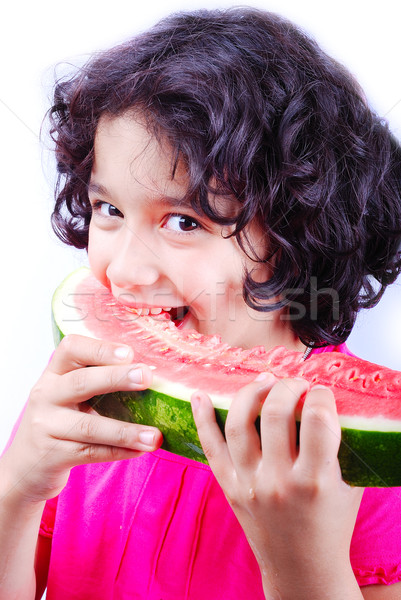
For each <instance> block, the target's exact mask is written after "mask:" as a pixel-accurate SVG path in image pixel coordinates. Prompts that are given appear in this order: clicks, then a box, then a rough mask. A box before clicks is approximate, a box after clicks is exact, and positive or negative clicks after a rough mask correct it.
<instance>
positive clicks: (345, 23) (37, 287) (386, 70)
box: [0, 0, 401, 446]
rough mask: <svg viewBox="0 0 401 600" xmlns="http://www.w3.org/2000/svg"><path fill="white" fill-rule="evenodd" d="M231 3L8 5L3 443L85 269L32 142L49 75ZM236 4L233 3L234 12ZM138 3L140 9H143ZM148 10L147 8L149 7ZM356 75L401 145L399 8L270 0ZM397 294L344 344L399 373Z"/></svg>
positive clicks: (3, 122) (0, 113)
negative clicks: (181, 14)
mask: <svg viewBox="0 0 401 600" xmlns="http://www.w3.org/2000/svg"><path fill="white" fill-rule="evenodd" d="M233 4H236V3H235V2H220V3H217V2H211V1H206V0H204V1H203V2H202V3H200V2H199V3H198V2H194V1H191V0H190V1H189V2H188V1H187V2H184V1H182V2H179V1H177V0H176V1H174V0H170V1H169V2H168V3H167V2H162V0H153V1H152V2H147V3H146V2H145V3H136V2H135V1H134V0H131V1H124V0H113V1H112V2H105V3H100V2H98V1H94V0H85V1H82V0H79V1H77V0H70V1H69V2H65V3H60V2H54V0H53V1H50V0H37V1H36V2H31V1H28V0H25V2H14V3H11V2H7V3H6V5H5V7H3V9H2V15H1V24H0V51H1V52H0V56H1V70H0V132H1V138H0V149H1V150H0V151H1V167H0V168H1V183H0V189H1V200H0V202H1V204H0V207H1V211H0V214H1V218H0V228H1V232H0V244H1V271H0V272H1V286H2V287H1V307H0V309H1V315H2V317H1V344H0V347H1V356H0V369H1V382H2V386H1V390H2V391H1V396H0V446H3V444H4V442H5V440H6V439H7V437H8V434H9V431H10V429H11V426H12V423H13V422H14V420H15V418H16V416H17V415H18V413H19V412H20V410H21V407H22V406H23V404H24V402H25V400H26V398H27V395H28V393H29V390H30V388H31V387H32V385H33V384H34V382H35V381H36V380H37V378H38V377H39V375H40V372H41V371H42V369H43V368H44V366H45V364H46V362H47V360H48V357H49V355H50V353H51V351H52V347H53V342H52V336H51V327H50V299H51V295H52V292H53V290H54V288H55V287H56V285H57V284H58V282H59V281H60V280H61V279H62V278H63V277H64V276H65V275H66V274H67V273H68V272H69V271H71V270H72V269H74V268H76V267H77V266H79V265H80V264H82V263H83V262H85V257H84V255H83V254H80V253H77V252H76V251H73V250H71V249H69V248H67V247H63V246H62V245H61V243H60V242H58V241H57V240H56V239H55V236H54V235H53V234H52V232H51V229H50V226H49V215H50V212H51V207H52V194H53V191H52V184H53V171H52V169H53V164H52V162H51V158H50V157H49V155H48V153H47V152H46V146H47V142H46V140H45V139H44V140H43V141H42V142H40V141H39V132H40V129H41V121H42V118H43V115H44V113H45V111H46V109H47V108H48V106H49V100H48V98H49V96H50V89H51V84H52V80H53V71H54V66H55V65H56V64H57V63H59V62H62V61H65V60H67V61H71V62H74V63H77V62H78V63H79V62H82V60H83V59H84V58H85V56H87V55H88V54H89V53H91V52H93V51H95V50H100V49H102V48H105V47H108V46H110V45H112V44H114V43H117V42H119V41H121V40H122V39H124V38H127V37H129V36H130V35H132V34H135V33H136V32H138V31H139V30H142V29H145V28H147V27H148V26H150V25H151V24H152V23H153V22H154V21H155V20H158V19H159V18H160V17H161V16H163V15H165V14H167V13H169V12H172V11H173V10H178V9H188V8H200V7H211V8H216V7H223V6H231V5H233ZM237 4H238V3H237ZM138 5H139V8H138ZM145 5H146V6H145ZM252 5H253V6H256V7H260V8H265V9H267V10H272V11H275V12H279V13H281V14H283V15H285V16H287V17H289V18H291V19H292V20H294V21H295V22H296V23H298V24H299V25H301V26H302V27H303V28H304V29H306V30H307V31H308V32H309V33H311V34H312V35H313V36H314V37H315V38H316V39H317V40H318V42H319V43H320V44H321V45H322V46H323V47H324V48H325V49H326V50H327V51H328V52H329V53H330V54H332V55H333V56H334V57H336V58H337V59H338V60H340V61H341V62H343V63H345V64H346V65H347V66H348V67H349V68H350V70H351V71H352V72H353V73H354V74H355V75H356V76H357V78H358V79H359V81H360V82H361V84H362V86H363V87H364V89H365V91H366V93H367V96H368V98H369V100H370V102H371V104H372V105H373V107H374V108H375V109H376V110H377V112H378V113H379V114H381V115H382V116H385V117H386V118H387V119H388V121H389V123H390V126H391V128H392V129H393V131H394V132H395V133H396V134H397V135H398V137H401V77H400V58H401V53H400V49H399V38H400V27H401V19H400V17H401V9H400V8H398V6H397V5H398V3H397V2H394V0H381V1H380V2H378V1H375V2H371V1H369V0H365V1H363V0H336V2H330V3H329V2H322V1H321V0H319V1H318V0H316V1H314V0H302V1H299V0H281V1H277V0H274V1H273V0H272V1H270V2H269V1H267V0H266V1H265V2H253V3H252ZM400 306H401V287H400V283H397V284H396V285H394V286H393V287H392V289H390V290H389V291H388V292H387V293H386V295H385V297H384V298H383V300H382V302H381V303H380V305H379V306H378V307H377V308H376V309H373V310H371V311H368V312H365V313H363V314H362V315H361V316H360V318H359V320H358V324H357V327H356V329H355V330H354V332H353V334H352V336H351V338H350V340H349V345H350V347H351V349H352V350H353V351H354V352H355V353H356V354H358V355H360V356H362V357H364V358H366V359H369V360H372V361H374V362H378V363H381V364H386V365H388V366H391V367H393V368H397V369H399V370H401V317H400V312H399V310H400Z"/></svg>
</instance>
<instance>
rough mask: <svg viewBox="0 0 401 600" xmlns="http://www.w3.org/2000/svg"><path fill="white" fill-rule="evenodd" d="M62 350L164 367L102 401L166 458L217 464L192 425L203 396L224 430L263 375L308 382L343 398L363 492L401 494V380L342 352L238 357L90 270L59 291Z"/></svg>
mask: <svg viewBox="0 0 401 600" xmlns="http://www.w3.org/2000/svg"><path fill="white" fill-rule="evenodd" d="M52 313H53V326H54V336H55V341H56V343H58V342H59V341H60V340H61V339H62V337H63V336H64V335H67V334H72V333H75V334H80V335H87V336H90V337H93V338H99V339H106V340H110V341H118V342H123V343H127V344H129V345H131V346H132V347H133V348H134V352H135V357H136V360H137V361H138V362H144V363H146V364H148V365H150V366H151V367H152V368H154V381H153V383H152V389H148V390H144V391H140V392H118V393H112V394H105V395H103V396H99V397H96V398H94V399H92V405H93V406H94V408H95V409H96V410H97V411H98V412H99V413H100V414H103V415H105V416H109V417H113V418H116V419H120V420H123V421H131V422H135V423H142V424H146V425H154V426H156V427H158V428H159V429H160V430H161V432H162V433H163V438H164V443H163V447H164V448H165V449H166V450H169V451H171V452H174V453H176V454H181V455H183V456H186V457H188V458H191V459H194V460H198V461H201V462H207V460H206V457H205V455H204V453H203V450H202V447H201V444H200V442H199V438H198V435H197V431H196V427H195V423H194V421H193V417H192V410H191V406H190V397H191V394H192V392H193V391H194V390H196V389H202V390H204V391H205V392H206V393H208V394H209V396H210V397H211V399H212V402H213V404H214V407H215V411H216V417H217V420H218V422H219V424H220V426H221V428H222V430H224V423H225V419H226V416H227V411H228V408H229V406H230V403H231V399H232V396H233V394H234V393H235V392H236V391H237V390H238V389H240V388H241V387H243V386H244V385H246V384H247V383H249V382H250V381H253V380H254V379H255V377H256V376H257V375H258V373H260V372H265V371H271V372H273V373H274V374H275V375H276V376H277V377H280V378H281V377H299V376H302V377H305V379H307V380H308V381H309V382H311V383H315V382H316V383H317V382H318V383H320V384H323V385H326V386H328V387H330V388H331V389H332V390H333V392H334V394H335V398H336V404H337V410H338V413H339V418H340V424H341V430H342V442H341V447H340V452H339V461H340V466H341V470H342V474H343V478H344V480H345V481H347V482H349V483H351V484H353V485H360V486H375V487H382V486H399V485H401V373H399V372H398V371H394V370H391V369H388V368H386V367H380V366H378V365H375V364H373V363H370V362H367V361H364V360H361V359H358V358H354V357H350V356H347V355H344V354H341V353H337V352H332V353H323V354H317V355H312V356H311V357H310V358H308V359H307V360H306V361H303V360H302V354H301V353H299V352H293V351H289V350H287V349H285V348H282V347H279V348H274V349H273V350H270V351H266V350H265V349H264V348H263V347H261V346H260V347H255V348H253V349H251V350H243V349H241V348H233V347H230V346H229V345H228V344H225V343H224V342H222V341H221V339H220V338H219V337H218V336H204V335H202V334H200V333H198V332H196V331H187V330H181V329H178V328H177V327H176V326H175V325H174V323H173V322H172V321H171V320H170V319H169V318H168V317H167V315H166V314H165V313H164V312H163V313H161V314H160V315H158V316H154V317H153V316H138V314H137V312H136V311H135V310H134V309H131V308H129V307H127V306H125V305H122V304H121V303H119V302H118V301H117V300H116V299H115V298H114V297H113V296H112V294H111V293H110V292H109V291H108V290H107V289H106V288H105V287H103V286H102V285H101V284H100V283H99V282H98V281H97V280H96V279H95V278H94V276H93V275H92V274H91V273H90V271H89V269H86V268H82V269H79V270H78V271H75V272H74V273H72V274H71V275H70V276H68V277H67V278H66V279H65V280H64V281H63V283H62V284H61V285H60V286H59V287H58V288H57V290H56V292H55V294H54V297H53V302H52Z"/></svg>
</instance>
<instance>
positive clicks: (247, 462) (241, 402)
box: [225, 373, 277, 474]
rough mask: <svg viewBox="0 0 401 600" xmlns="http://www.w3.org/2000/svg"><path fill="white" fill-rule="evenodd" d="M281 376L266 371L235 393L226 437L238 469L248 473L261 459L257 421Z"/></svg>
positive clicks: (228, 416) (226, 427) (229, 413)
mask: <svg viewBox="0 0 401 600" xmlns="http://www.w3.org/2000/svg"><path fill="white" fill-rule="evenodd" d="M276 381H277V379H276V378H275V377H274V375H272V374H271V373H263V374H262V375H261V376H259V377H258V379H257V380H255V381H253V382H252V383H250V384H248V385H246V386H244V387H243V388H241V390H240V391H239V392H238V393H237V394H236V395H235V397H234V398H233V401H232V403H231V406H230V410H229V411H228V415H227V421H226V425H225V436H226V440H227V446H228V450H229V453H230V456H231V460H232V462H233V464H234V466H235V467H236V469H238V470H239V471H238V474H239V473H240V471H241V470H244V471H246V472H248V470H249V469H252V468H254V467H255V466H256V464H257V462H258V461H259V460H260V454H261V445H260V437H259V433H258V431H257V429H256V421H257V419H258V417H259V415H260V412H261V408H262V405H263V402H264V400H265V398H266V395H267V394H268V393H269V392H270V390H271V389H272V387H273V385H274V384H275V382H276Z"/></svg>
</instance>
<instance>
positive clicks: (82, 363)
mask: <svg viewBox="0 0 401 600" xmlns="http://www.w3.org/2000/svg"><path fill="white" fill-rule="evenodd" d="M133 358H134V353H133V350H132V348H130V347H129V346H126V345H124V344H116V343H113V342H106V341H103V340H94V339H92V338H87V337H84V336H81V335H67V336H66V337H65V338H63V339H62V340H61V342H60V344H59V346H58V347H57V349H56V351H55V352H54V354H53V357H52V359H51V361H50V363H49V366H48V370H49V371H50V372H52V373H55V374H56V375H64V374H65V373H68V372H70V371H73V370H75V369H80V368H82V367H86V366H89V365H117V364H124V363H129V362H132V361H133Z"/></svg>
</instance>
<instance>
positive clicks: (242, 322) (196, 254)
mask: <svg viewBox="0 0 401 600" xmlns="http://www.w3.org/2000/svg"><path fill="white" fill-rule="evenodd" d="M50 117H51V122H52V134H53V138H54V140H55V145H56V156H57V161H58V169H59V174H60V177H59V184H58V188H57V199H56V205H55V210H54V214H53V226H54V228H55V231H56V233H57V234H58V236H59V237H60V238H61V239H62V240H64V241H65V242H67V243H69V244H71V245H74V246H76V247H78V248H87V251H88V256H89V261H90V265H91V268H92V270H93V272H94V273H95V275H96V276H97V277H98V279H99V280H100V281H101V282H103V283H104V284H105V285H106V286H108V287H109V288H110V289H111V291H112V293H113V294H114V295H115V296H116V297H117V298H118V299H119V300H120V301H121V302H125V303H128V304H130V305H133V306H135V307H136V308H138V309H141V310H146V311H148V310H149V311H153V312H156V313H157V312H158V311H159V310H160V308H166V307H167V308H170V307H171V313H172V318H175V320H176V321H177V326H180V327H183V328H195V329H197V330H198V331H200V332H201V333H205V334H213V333H219V334H220V335H222V338H223V340H224V341H226V342H229V343H230V344H233V345H234V344H235V345H241V346H243V347H252V346H255V345H257V344H263V345H264V346H266V347H267V348H272V347H274V346H276V345H285V346H287V347H288V348H289V349H292V350H299V351H301V352H304V357H305V359H307V356H308V354H309V353H310V351H311V350H312V352H319V351H339V352H347V349H346V347H345V345H344V341H345V340H346V338H347V336H348V335H349V333H350V331H351V329H352V326H353V323H354V320H355V316H356V313H357V311H358V309H359V308H360V307H361V306H364V307H367V306H373V305H374V304H375V303H376V302H377V301H378V299H379V298H380V296H381V295H382V293H383V291H384V289H385V287H386V286H387V285H388V284H389V283H391V282H392V281H394V280H395V278H396V276H397V274H398V272H399V271H400V269H401V258H400V256H399V254H398V248H399V243H400V240H401V226H400V224H401V189H400V187H401V186H400V174H401V151H400V148H399V146H398V144H397V142H396V141H395V139H394V138H393V137H392V136H391V135H390V133H389V132H388V130H387V127H386V126H385V124H384V123H383V122H382V121H380V120H379V119H378V118H377V117H376V116H375V115H374V114H373V113H372V112H371V111H370V110H369V108H368V106H367V104H366V102H365V99H364V97H363V95H362V93H361V91H360V90H359V88H358V86H357V85H356V83H355V82H354V81H353V80H352V78H351V77H350V75H349V74H348V73H347V72H346V71H345V70H344V69H343V68H342V67H340V66H339V65H338V64H336V63H335V62H334V61H333V60H332V59H330V58H329V57H328V56H326V55H325V54H324V53H323V52H322V51H321V50H320V49H319V48H318V47H317V46H316V44H315V43H314V42H313V41H311V40H310V39H308V38H307V37H306V36H305V35H304V34H302V33H301V32H300V31H298V30H297V29H296V28H295V27H294V26H292V25H291V24H289V23H288V22H286V21H284V20H282V19H280V18H279V17H277V16H275V15H271V14H268V13H262V12H258V11H255V10H251V9H234V10H228V11H212V12H197V13H193V14H182V15H177V16H173V17H171V18H169V19H166V20H164V21H162V22H161V23H159V25H157V26H156V27H155V28H153V29H152V30H150V31H149V32H147V33H145V34H143V35H141V36H138V37H137V38H135V39H133V40H131V41H129V42H127V43H126V44H123V45H122V46H119V47H116V48H113V49H112V50H110V51H108V52H105V53H103V54H100V55H98V56H95V57H94V58H93V59H92V60H91V61H90V62H89V63H88V64H87V65H86V67H85V68H83V69H82V70H81V71H80V72H78V73H77V74H76V75H75V76H73V77H72V78H70V79H67V80H64V81H61V82H59V83H58V85H57V86H56V89H55V95H54V104H53V107H52V109H51V111H50ZM145 362H146V361H145ZM151 376H152V375H151V370H150V369H149V367H148V366H147V365H146V364H138V362H137V357H135V356H134V355H133V352H132V350H131V349H130V348H128V347H124V346H122V345H120V344H117V343H116V344H110V343H105V342H102V341H98V340H90V339H86V338H82V337H77V336H71V337H67V338H65V339H64V340H63V342H62V344H61V345H60V346H59V347H58V348H57V350H56V351H55V353H54V355H53V357H52V359H51V361H50V363H49V365H48V367H47V369H46V370H45V372H44V374H43V376H42V377H41V378H40V380H39V382H38V383H37V384H36V386H35V387H34V388H33V390H32V392H31V395H30V399H29V402H28V404H27V406H26V409H25V411H24V414H23V416H22V419H21V421H20V423H19V426H18V428H17V430H16V432H15V434H14V436H13V438H12V441H11V443H10V444H9V447H8V449H7V451H6V452H5V454H4V455H3V457H2V459H1V463H0V467H1V474H2V477H1V479H0V481H1V504H0V521H1V527H0V544H1V553H0V556H1V558H0V581H1V591H0V598H1V599H3V598H4V599H5V598H7V600H9V599H10V598H24V599H25V598H40V597H41V594H42V593H43V590H44V588H45V587H46V586H47V597H48V599H49V600H52V599H57V600H63V599H67V598H68V599H71V598H76V599H82V600H83V599H85V600H88V599H91V598H96V599H97V600H98V599H101V600H102V599H105V600H106V599H111V598H121V599H122V598H147V599H152V600H156V599H157V600H160V599H161V598H162V599H163V600H170V599H172V598H174V599H176V598H188V599H191V600H201V599H204V598H224V599H228V600H234V599H237V598H241V597H244V596H245V597H252V598H256V599H259V598H260V599H262V598H269V599H275V600H276V599H277V600H278V599H287V598H288V599H291V600H294V599H306V598H308V600H313V599H315V598H316V599H319V600H321V599H322V598H330V600H334V599H337V598H338V599H341V600H344V599H357V598H383V599H395V598H401V584H400V583H399V581H400V579H401V568H400V564H401V551H400V549H399V544H398V540H399V534H400V533H401V532H400V525H399V518H398V515H399V510H400V499H399V491H398V490H396V489H390V490H367V491H366V492H365V493H364V496H363V498H362V490H360V489H358V488H354V489H352V488H350V487H349V486H348V485H346V484H345V483H344V482H343V481H342V479H341V476H340V471H339V466H338V462H337V451H338V446H339V438H340V429H339V424H338V419H337V416H336V411H335V402H334V398H333V395H332V393H331V392H330V391H329V390H327V389H325V388H322V387H320V386H315V387H313V388H312V389H308V384H307V382H305V381H304V380H302V379H301V380H283V381H277V380H276V379H275V377H274V376H273V375H269V374H266V375H265V376H262V377H258V378H257V380H255V382H253V383H251V384H250V385H248V386H247V387H246V388H244V389H243V390H241V391H240V393H239V394H238V395H237V396H236V397H235V398H233V403H232V408H231V409H230V412H229V417H228V420H227V427H226V439H224V438H223V437H222V436H221V434H220V432H219V430H218V428H217V426H216V422H215V420H214V413H213V410H212V407H211V404H210V401H209V399H208V398H207V397H206V396H205V395H204V394H202V393H196V394H194V396H193V412H194V418H195V421H196V424H197V427H198V431H199V436H200V439H201V442H202V444H203V447H204V450H205V453H206V456H207V457H208V459H209V463H210V468H209V467H206V466H204V465H200V464H198V463H194V462H191V461H189V460H187V459H184V458H181V457H178V456H174V455H171V454H169V453H166V452H164V451H162V450H159V448H160V445H161V443H162V435H161V433H160V432H159V431H157V430H155V429H154V428H152V427H144V426H142V425H141V426H139V425H133V424H127V423H119V422H116V421H113V420H110V419H107V418H104V417H100V416H99V415H96V414H94V413H92V412H91V411H90V410H89V409H88V408H87V405H86V403H85V401H86V400H87V399H89V398H91V397H92V396H93V395H95V394H102V393H105V392H109V391H112V390H130V389H144V388H146V387H148V386H149V385H150V383H151ZM304 393H306V402H305V408H304V410H303V415H302V429H301V436H300V444H299V448H297V445H296V440H295V437H296V434H295V421H294V407H295V405H296V404H297V402H298V400H299V398H300V396H301V395H302V394H304ZM260 411H261V434H260V437H259V436H258V434H257V433H256V429H255V425H254V423H255V420H256V417H257V415H258V414H259V412H260ZM122 459H126V460H122ZM390 584H391V585H390Z"/></svg>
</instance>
